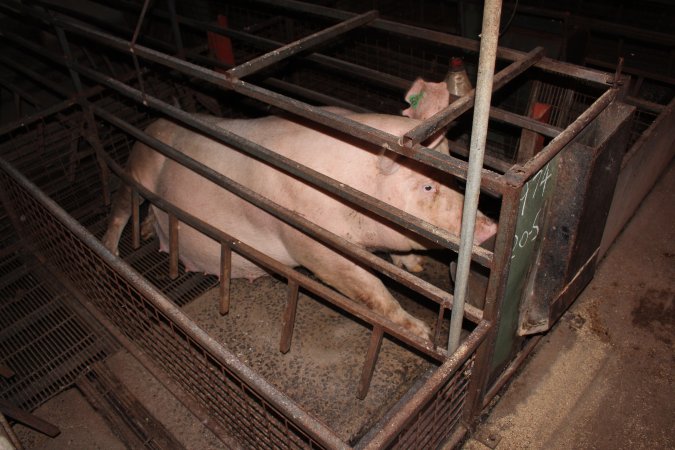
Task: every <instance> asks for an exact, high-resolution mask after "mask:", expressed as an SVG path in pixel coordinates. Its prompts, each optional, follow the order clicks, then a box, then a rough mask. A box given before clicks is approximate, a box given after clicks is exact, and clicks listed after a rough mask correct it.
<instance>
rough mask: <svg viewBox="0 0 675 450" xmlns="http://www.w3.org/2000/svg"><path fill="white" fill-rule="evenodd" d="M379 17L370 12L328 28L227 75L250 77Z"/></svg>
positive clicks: (251, 61) (248, 63)
mask: <svg viewBox="0 0 675 450" xmlns="http://www.w3.org/2000/svg"><path fill="white" fill-rule="evenodd" d="M377 15H378V13H377V12H376V11H370V12H367V13H364V14H361V15H359V16H355V17H352V18H351V19H347V20H345V21H344V22H342V23H339V24H337V25H334V26H332V27H329V28H326V29H325V30H322V31H320V32H318V33H314V34H312V35H311V36H307V37H306V38H303V39H300V40H298V41H295V42H293V43H291V44H288V45H285V46H283V47H281V48H278V49H275V50H272V51H271V52H269V53H265V54H264V55H262V56H259V57H258V58H254V59H252V60H250V61H247V62H245V63H243V64H240V65H238V66H236V67H233V68H232V69H230V70H228V71H227V75H229V76H230V77H232V78H241V77H245V76H246V75H250V74H251V73H254V72H257V71H259V70H262V69H264V68H265V67H268V66H271V65H272V64H276V63H277V62H279V61H281V60H282V59H285V58H289V57H291V56H293V55H295V54H297V53H299V52H302V51H306V50H308V49H311V48H312V47H316V46H317V45H320V44H322V43H324V42H326V41H327V40H329V39H333V38H335V37H336V36H339V35H340V34H342V33H345V32H347V31H350V30H353V29H354V28H357V27H360V26H363V25H365V24H367V23H368V22H371V21H373V20H375V18H376V17H377Z"/></svg>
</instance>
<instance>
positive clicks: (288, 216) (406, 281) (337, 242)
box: [94, 97, 482, 321]
mask: <svg viewBox="0 0 675 450" xmlns="http://www.w3.org/2000/svg"><path fill="white" fill-rule="evenodd" d="M148 100H149V101H150V103H151V104H152V103H153V99H152V97H148ZM167 106H168V105H167ZM173 109H174V110H176V109H175V108H173ZM94 111H95V113H96V114H97V115H98V116H99V117H101V118H103V119H104V120H106V121H107V122H109V123H111V124H113V125H115V126H116V127H119V128H121V129H122V130H124V131H125V132H127V133H130V134H131V135H132V136H134V137H135V138H136V139H139V140H141V141H143V142H144V143H146V144H147V145H150V146H151V147H153V148H155V149H158V150H160V152H162V153H164V152H166V153H165V154H166V155H167V156H169V157H171V158H172V159H176V160H178V161H180V162H181V164H183V165H185V166H186V167H188V168H190V169H191V170H194V171H195V172H197V173H199V174H200V175H202V176H205V177H206V178H207V179H209V180H210V181H213V182H214V183H217V184H219V185H221V186H223V187H225V188H226V189H229V190H232V189H234V188H235V187H236V189H237V191H238V192H235V193H237V195H240V196H242V195H243V196H244V197H242V198H245V199H247V201H250V202H252V203H254V204H256V205H257V206H259V207H261V206H265V205H267V206H265V210H266V211H267V212H270V213H271V214H273V215H275V216H276V217H279V218H281V219H282V220H284V221H286V222H288V223H291V224H292V225H293V226H294V227H296V228H298V229H300V230H301V231H303V232H304V233H306V234H308V235H310V236H313V237H316V238H318V239H319V240H321V241H322V242H324V243H326V244H328V245H330V246H331V247H333V248H338V249H341V251H347V252H348V254H349V255H350V256H352V257H354V258H355V259H356V260H358V261H360V262H363V263H365V264H368V265H369V266H371V267H373V268H375V269H377V270H378V271H380V272H382V273H384V274H386V275H387V276H389V277H391V278H392V279H394V280H396V281H398V282H400V283H402V284H403V285H405V286H407V287H409V288H411V289H413V290H414V291H416V292H420V293H422V294H423V295H425V296H427V297H428V298H429V299H431V300H433V301H435V302H437V303H444V304H445V305H447V306H448V307H450V305H452V296H451V295H450V294H448V293H447V292H445V291H443V290H442V289H439V288H437V287H435V286H433V285H432V284H430V283H427V282H425V281H423V280H421V279H419V278H418V277H416V276H414V275H412V274H410V273H409V272H407V271H405V270H403V269H401V268H398V267H396V266H395V265H393V264H389V263H387V262H385V261H383V260H382V259H381V258H379V257H377V256H375V255H373V254H372V253H370V252H368V251H366V250H364V249H362V248H361V247H358V246H356V245H354V244H352V243H350V242H349V241H347V240H345V239H342V238H340V237H338V236H336V235H334V234H332V233H329V232H328V231H326V230H324V229H321V228H320V227H317V226H316V225H314V224H313V223H312V222H309V221H308V220H306V219H303V218H302V217H299V216H297V215H296V214H294V213H293V212H292V211H288V210H285V209H283V208H280V207H278V205H274V206H273V205H272V203H271V202H269V201H268V200H267V199H266V198H264V197H262V196H259V195H256V194H255V193H252V192H250V191H249V190H247V189H245V188H243V187H241V186H238V185H235V184H233V183H232V182H231V181H230V180H229V179H227V178H226V177H224V176H223V175H221V174H219V173H217V172H215V171H213V170H211V169H210V168H208V167H205V166H204V165H203V164H200V163H198V162H196V161H194V160H192V159H191V158H187V157H186V156H185V155H183V154H182V153H180V152H176V151H175V150H173V149H171V148H170V147H168V146H166V145H165V144H163V143H161V142H159V141H157V140H156V139H152V138H150V137H149V136H148V135H146V134H145V133H142V132H141V131H140V130H138V129H136V128H135V127H132V126H131V125H129V124H127V123H125V122H124V121H122V120H120V119H119V118H117V117H115V116H113V115H111V114H109V113H107V112H106V111H104V110H102V109H100V108H98V107H94ZM176 111H180V110H176ZM180 113H181V114H184V115H186V116H189V115H187V114H185V113H184V112H182V111H180ZM188 119H189V120H190V121H192V122H193V123H195V125H200V123H199V121H195V119H194V118H189V117H188ZM201 125H202V126H204V125H205V124H203V123H201ZM221 131H222V130H221ZM228 186H229V187H228ZM467 314H468V315H467V318H469V319H470V320H473V321H477V320H480V317H482V312H481V311H480V310H478V309H477V308H472V309H468V310H467Z"/></svg>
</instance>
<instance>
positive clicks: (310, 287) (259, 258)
mask: <svg viewBox="0 0 675 450" xmlns="http://www.w3.org/2000/svg"><path fill="white" fill-rule="evenodd" d="M105 159H106V162H107V163H108V165H109V166H110V168H111V169H112V170H113V172H115V173H116V174H117V175H118V176H119V177H120V178H121V179H122V180H123V181H124V182H125V183H127V184H130V185H131V186H133V187H134V188H135V189H138V191H139V193H140V194H141V195H142V196H143V197H144V198H145V199H147V200H148V201H150V203H152V204H153V205H156V206H158V207H159V208H161V209H162V210H164V211H166V212H167V213H168V214H173V215H175V216H176V218H177V219H178V220H180V221H181V222H184V223H187V224H189V225H190V226H191V227H192V228H194V229H195V230H197V231H199V232H200V233H203V234H204V235H206V236H208V237H210V238H211V239H214V240H216V241H217V242H220V243H221V244H226V245H228V246H229V247H230V248H231V249H232V251H234V252H236V253H238V254H240V255H242V256H244V257H245V258H247V259H249V260H251V261H253V262H255V263H256V264H258V265H260V266H263V267H265V268H266V269H268V270H271V271H273V272H275V273H277V274H279V275H281V276H283V277H285V278H287V279H290V280H293V281H295V282H297V283H298V284H299V285H300V286H302V287H303V288H305V289H306V290H307V291H309V292H311V293H313V294H316V295H318V296H320V297H322V298H324V299H326V300H327V301H329V302H331V303H332V304H334V305H336V306H338V307H339V308H340V309H342V310H343V311H345V312H347V313H349V314H352V315H354V316H356V317H357V318H359V319H361V320H363V321H365V322H367V323H369V324H372V325H378V326H381V327H382V328H383V329H384V330H386V332H387V334H389V335H391V336H393V337H395V338H397V339H399V340H401V341H402V342H404V343H406V344H407V345H410V346H411V347H413V348H415V349H417V350H418V351H420V352H422V353H424V354H425V355H427V356H430V357H432V358H434V359H436V360H437V361H444V360H445V359H446V358H447V357H448V354H447V352H446V351H445V350H444V349H442V348H440V347H439V348H435V347H434V346H433V344H432V343H431V341H428V340H423V339H422V338H420V337H418V336H415V335H413V334H412V333H410V332H409V331H408V330H406V329H404V328H403V327H402V326H400V325H398V324H396V323H394V322H392V321H390V320H389V319H387V318H386V317H383V316H380V315H379V314H377V313H375V312H373V311H371V310H370V309H368V308H367V307H366V306H364V305H362V304H360V303H357V302H355V301H354V300H351V299H349V298H347V297H345V296H344V295H342V294H340V293H339V292H337V291H335V290H333V289H332V288H330V287H328V286H326V285H325V284H323V283H320V282H318V281H316V280H314V279H312V278H310V277H309V276H307V275H303V274H302V273H300V272H298V271H296V270H295V269H293V268H292V267H289V266H286V265H284V264H282V263H280V262H278V261H276V260H275V259H273V258H271V257H269V256H267V255H266V254H265V253H262V252H260V251H258V250H256V249H255V248H253V247H251V246H249V245H247V244H246V243H245V242H242V241H240V240H238V239H236V238H235V237H234V236H231V235H229V234H227V233H225V232H224V231H222V230H219V229H217V228H215V227H214V226H212V225H210V224H208V223H206V222H204V221H202V220H200V219H198V218H197V217H195V216H193V215H192V214H189V213H187V212H185V211H184V210H182V209H180V208H178V207H177V206H175V205H173V204H171V203H169V202H167V201H166V200H164V199H163V198H161V197H160V196H158V195H156V194H155V193H153V192H152V191H150V190H148V189H146V188H144V187H143V186H142V185H141V184H140V183H138V182H136V181H135V180H134V179H133V178H132V177H131V176H129V175H128V174H127V173H126V172H124V170H123V169H122V167H120V166H119V164H117V163H116V162H115V161H114V160H113V159H112V158H110V157H109V156H108V155H105Z"/></svg>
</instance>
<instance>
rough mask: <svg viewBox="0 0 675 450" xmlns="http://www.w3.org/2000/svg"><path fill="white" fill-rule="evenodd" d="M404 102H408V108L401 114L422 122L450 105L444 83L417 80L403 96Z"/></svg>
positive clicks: (448, 93) (448, 94)
mask: <svg viewBox="0 0 675 450" xmlns="http://www.w3.org/2000/svg"><path fill="white" fill-rule="evenodd" d="M405 101H406V102H408V104H409V105H410V108H408V109H406V110H404V111H403V112H401V114H403V115H404V116H408V117H410V118H413V119H418V120H424V119H428V118H429V117H431V116H433V115H434V114H436V113H437V112H438V111H440V110H442V109H443V108H445V107H446V106H448V105H449V104H450V92H449V91H448V86H447V85H446V84H445V83H432V82H429V81H424V80H423V79H421V78H418V79H416V80H415V82H414V83H413V84H412V86H411V87H410V89H409V90H408V92H407V93H406V94H405Z"/></svg>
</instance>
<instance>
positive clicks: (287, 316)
mask: <svg viewBox="0 0 675 450" xmlns="http://www.w3.org/2000/svg"><path fill="white" fill-rule="evenodd" d="M299 288H300V285H299V284H298V282H297V281H295V280H291V279H289V280H288V300H287V302H286V309H285V311H284V318H283V324H282V327H281V341H280V343H279V351H280V352H281V353H288V351H289V350H290V349H291V339H292V338H293V328H294V326H295V314H296V312H297V310H298V289H299Z"/></svg>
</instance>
